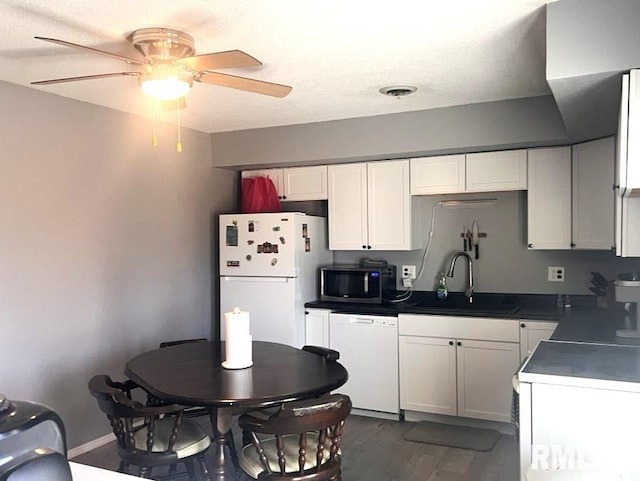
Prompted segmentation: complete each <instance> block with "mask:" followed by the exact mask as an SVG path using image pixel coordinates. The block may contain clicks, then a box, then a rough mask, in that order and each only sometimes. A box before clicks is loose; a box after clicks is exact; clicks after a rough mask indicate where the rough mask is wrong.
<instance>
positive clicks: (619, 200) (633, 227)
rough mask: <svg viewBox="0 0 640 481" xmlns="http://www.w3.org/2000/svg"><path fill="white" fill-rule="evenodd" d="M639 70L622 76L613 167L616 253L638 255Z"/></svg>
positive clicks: (639, 209) (639, 187)
mask: <svg viewBox="0 0 640 481" xmlns="http://www.w3.org/2000/svg"><path fill="white" fill-rule="evenodd" d="M639 75H640V71H639V70H631V72H629V74H625V75H623V76H622V95H621V102H620V115H619V118H618V145H617V147H618V148H617V149H616V150H617V152H616V168H615V179H616V181H615V183H616V191H615V192H616V194H615V245H616V255H618V256H621V257H640V196H639V194H640V78H639Z"/></svg>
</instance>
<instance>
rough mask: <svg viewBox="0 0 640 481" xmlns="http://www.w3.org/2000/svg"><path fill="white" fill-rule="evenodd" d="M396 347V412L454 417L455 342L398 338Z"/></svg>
mask: <svg viewBox="0 0 640 481" xmlns="http://www.w3.org/2000/svg"><path fill="white" fill-rule="evenodd" d="M398 347H399V355H400V409H408V410H410V411H420V412H428V413H435V414H449V415H451V416H455V415H456V414H457V413H458V411H457V409H458V408H457V404H456V397H457V394H456V389H457V388H456V347H455V343H454V342H453V341H452V340H450V339H442V338H439V337H417V336H399V346H398ZM425 380H429V382H425Z"/></svg>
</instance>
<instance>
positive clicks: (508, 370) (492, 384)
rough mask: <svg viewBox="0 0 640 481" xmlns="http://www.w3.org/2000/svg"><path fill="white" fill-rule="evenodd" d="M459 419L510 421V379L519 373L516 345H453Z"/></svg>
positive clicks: (465, 341)
mask: <svg viewBox="0 0 640 481" xmlns="http://www.w3.org/2000/svg"><path fill="white" fill-rule="evenodd" d="M456 354H457V361H458V366H457V377H458V416H463V417H466V418H476V419H489V420H492V421H502V422H510V421H511V399H512V387H511V386H512V383H511V379H512V377H513V375H514V374H515V372H516V370H517V369H518V365H519V364H520V363H519V359H520V348H519V345H518V343H517V342H492V341H477V340H473V339H462V340H458V341H457V343H456Z"/></svg>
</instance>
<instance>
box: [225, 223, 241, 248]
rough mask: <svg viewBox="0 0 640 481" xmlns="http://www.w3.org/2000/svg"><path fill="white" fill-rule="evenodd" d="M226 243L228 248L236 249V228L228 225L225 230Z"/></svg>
mask: <svg viewBox="0 0 640 481" xmlns="http://www.w3.org/2000/svg"><path fill="white" fill-rule="evenodd" d="M225 237H226V243H227V245H228V246H230V247H238V226H237V225H228V226H227V229H226V236H225Z"/></svg>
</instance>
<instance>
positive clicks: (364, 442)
mask: <svg viewBox="0 0 640 481" xmlns="http://www.w3.org/2000/svg"><path fill="white" fill-rule="evenodd" d="M203 426H204V427H205V428H207V429H210V427H209V426H208V424H206V422H204V421H203ZM412 426H413V423H410V422H397V421H387V420H381V419H375V418H369V417H363V416H355V415H351V416H349V418H347V424H346V426H345V432H344V437H343V442H342V453H343V458H342V478H343V480H344V481H517V480H518V449H517V445H516V440H515V437H514V436H508V435H502V436H501V437H500V439H499V440H498V442H497V443H496V445H495V446H494V448H493V450H492V451H489V452H478V451H470V450H466V449H458V448H449V447H446V446H437V445H432V444H424V443H416V442H411V441H405V440H404V439H403V435H404V433H405V432H406V431H408V430H409V429H411V427H412ZM234 435H235V439H236V442H238V441H239V440H240V439H241V436H240V433H239V432H235V434H234ZM72 461H75V462H77V463H82V464H89V465H92V466H97V467H101V468H105V469H110V470H115V469H116V468H117V466H118V455H117V453H116V448H115V445H114V443H110V444H107V445H105V446H102V447H100V448H97V449H95V450H93V451H91V452H89V453H85V454H82V455H80V456H78V457H76V458H74V459H73V460H72ZM211 464H213V463H212V462H210V465H211ZM229 469H230V470H233V467H232V466H231V465H229ZM249 479H251V478H248V477H247V476H245V475H244V474H238V476H237V481H248V480H249Z"/></svg>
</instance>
